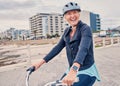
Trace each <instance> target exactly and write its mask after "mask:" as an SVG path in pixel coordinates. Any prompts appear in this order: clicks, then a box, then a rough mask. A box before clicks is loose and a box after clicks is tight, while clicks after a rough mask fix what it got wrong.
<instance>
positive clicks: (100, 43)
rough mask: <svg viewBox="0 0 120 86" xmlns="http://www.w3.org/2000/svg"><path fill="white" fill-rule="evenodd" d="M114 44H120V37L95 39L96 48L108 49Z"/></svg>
mask: <svg viewBox="0 0 120 86" xmlns="http://www.w3.org/2000/svg"><path fill="white" fill-rule="evenodd" d="M114 44H120V37H105V38H100V37H97V38H94V47H95V48H97V47H106V46H111V45H114Z"/></svg>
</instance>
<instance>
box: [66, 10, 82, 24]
mask: <svg viewBox="0 0 120 86" xmlns="http://www.w3.org/2000/svg"><path fill="white" fill-rule="evenodd" d="M64 17H65V19H66V21H67V22H68V23H69V24H70V25H71V26H76V25H77V24H78V22H79V18H80V13H79V11H77V10H72V11H68V12H67V13H66V14H65V15H64Z"/></svg>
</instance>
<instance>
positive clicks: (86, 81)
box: [73, 74, 96, 86]
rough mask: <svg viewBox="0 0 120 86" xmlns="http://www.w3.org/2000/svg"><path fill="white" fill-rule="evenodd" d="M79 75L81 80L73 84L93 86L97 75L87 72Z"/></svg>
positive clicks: (74, 85) (76, 85)
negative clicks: (92, 75) (90, 74)
mask: <svg viewBox="0 0 120 86" xmlns="http://www.w3.org/2000/svg"><path fill="white" fill-rule="evenodd" d="M78 77H79V82H76V83H74V84H73V86H93V84H94V83H95V80H96V77H91V76H89V75H85V74H80V75H78Z"/></svg>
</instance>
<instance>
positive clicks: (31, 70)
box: [26, 66, 35, 74]
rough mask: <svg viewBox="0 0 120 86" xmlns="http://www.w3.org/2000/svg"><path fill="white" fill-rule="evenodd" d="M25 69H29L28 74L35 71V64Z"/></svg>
mask: <svg viewBox="0 0 120 86" xmlns="http://www.w3.org/2000/svg"><path fill="white" fill-rule="evenodd" d="M26 71H29V74H31V73H32V72H34V71H35V66H32V67H30V68H28V69H27V70H26Z"/></svg>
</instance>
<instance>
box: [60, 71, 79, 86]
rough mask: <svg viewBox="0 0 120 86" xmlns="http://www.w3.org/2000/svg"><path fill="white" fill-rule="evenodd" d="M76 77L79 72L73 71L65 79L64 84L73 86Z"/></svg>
mask: <svg viewBox="0 0 120 86" xmlns="http://www.w3.org/2000/svg"><path fill="white" fill-rule="evenodd" d="M76 75H77V72H76V71H74V70H72V69H71V70H70V72H69V73H68V74H67V75H66V76H65V77H64V78H63V80H62V82H63V83H65V84H67V85H68V86H71V85H73V83H74V82H75V79H76Z"/></svg>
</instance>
